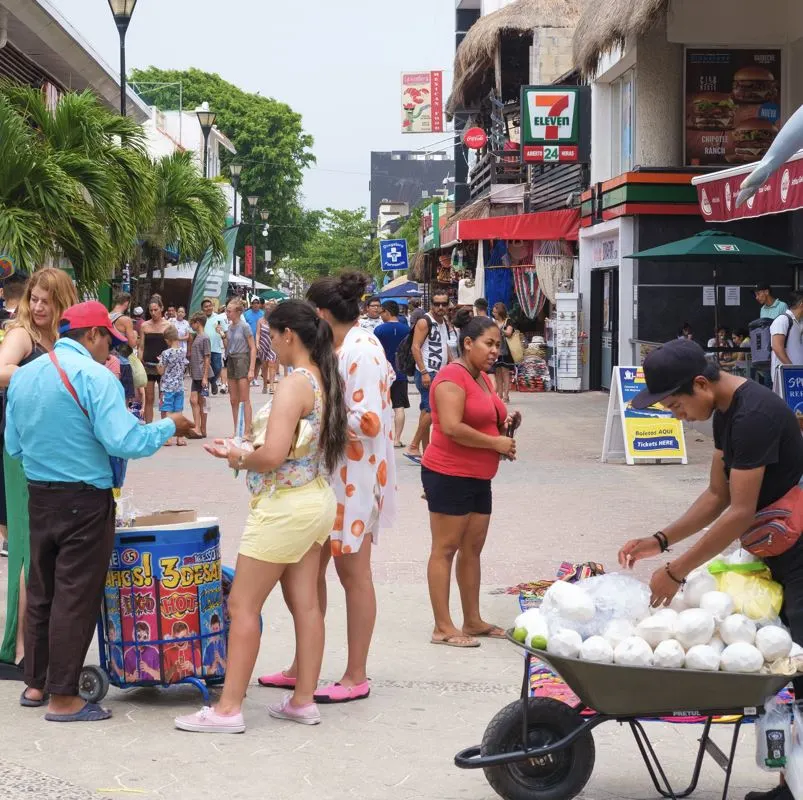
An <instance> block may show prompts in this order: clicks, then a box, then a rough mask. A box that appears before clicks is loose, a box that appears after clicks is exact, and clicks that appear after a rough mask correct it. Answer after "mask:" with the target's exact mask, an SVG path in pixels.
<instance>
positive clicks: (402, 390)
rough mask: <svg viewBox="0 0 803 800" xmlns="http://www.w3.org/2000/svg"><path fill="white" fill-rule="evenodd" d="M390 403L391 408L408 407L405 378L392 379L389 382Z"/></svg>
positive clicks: (408, 400)
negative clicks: (400, 379)
mask: <svg viewBox="0 0 803 800" xmlns="http://www.w3.org/2000/svg"><path fill="white" fill-rule="evenodd" d="M390 404H391V405H392V406H393V408H410V399H409V398H408V396H407V378H405V379H404V380H402V381H393V383H391V384H390Z"/></svg>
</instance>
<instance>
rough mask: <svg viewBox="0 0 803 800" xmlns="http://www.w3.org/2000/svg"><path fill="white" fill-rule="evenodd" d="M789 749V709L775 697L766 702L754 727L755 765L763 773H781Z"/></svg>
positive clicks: (790, 744) (790, 731)
mask: <svg viewBox="0 0 803 800" xmlns="http://www.w3.org/2000/svg"><path fill="white" fill-rule="evenodd" d="M798 730H799V729H798ZM791 748H792V720H791V717H790V714H789V708H788V707H787V706H786V705H784V704H783V703H782V702H781V701H780V700H779V699H778V696H777V695H776V696H775V697H771V698H770V699H769V700H767V702H766V704H765V705H764V714H763V715H762V716H761V717H759V720H758V723H757V725H756V764H758V766H759V767H760V768H761V769H763V770H764V771H765V772H781V770H783V769H784V768H785V767H786V762H787V759H788V757H789V756H790V749H791Z"/></svg>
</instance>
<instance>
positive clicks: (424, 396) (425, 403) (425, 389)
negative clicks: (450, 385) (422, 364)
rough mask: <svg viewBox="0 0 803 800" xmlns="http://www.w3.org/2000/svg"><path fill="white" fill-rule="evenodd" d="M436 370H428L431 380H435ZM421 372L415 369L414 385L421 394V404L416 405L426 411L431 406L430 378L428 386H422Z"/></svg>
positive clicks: (430, 408) (429, 409)
mask: <svg viewBox="0 0 803 800" xmlns="http://www.w3.org/2000/svg"><path fill="white" fill-rule="evenodd" d="M437 374H438V373H437V372H430V373H429V377H430V378H431V379H432V380H435V376H436V375H437ZM421 375H422V373H421V372H419V371H418V370H416V371H415V385H416V388H417V389H418V391H419V393H420V395H421V404H420V405H419V406H418V407H419V409H421V411H426V412H427V413H429V412H431V411H432V407H431V406H430V404H429V389H430V387H431V386H432V380H430V383H429V386H424V384H423V383H422V381H421Z"/></svg>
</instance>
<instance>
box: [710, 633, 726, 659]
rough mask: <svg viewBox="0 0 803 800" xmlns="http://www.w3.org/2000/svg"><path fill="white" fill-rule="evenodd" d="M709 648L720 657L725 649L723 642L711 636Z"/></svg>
mask: <svg viewBox="0 0 803 800" xmlns="http://www.w3.org/2000/svg"><path fill="white" fill-rule="evenodd" d="M708 646H709V647H713V648H714V650H716V651H717V653H719V654H720V655H722V651H723V650H724V649H725V642H723V641H722V639H720V638H719V636H712V637H711V641H710V642H709V643H708Z"/></svg>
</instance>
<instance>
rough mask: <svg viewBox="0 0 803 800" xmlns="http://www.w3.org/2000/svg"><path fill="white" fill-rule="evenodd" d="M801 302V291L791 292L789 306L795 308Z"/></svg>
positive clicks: (802, 301)
mask: <svg viewBox="0 0 803 800" xmlns="http://www.w3.org/2000/svg"><path fill="white" fill-rule="evenodd" d="M801 303H803V292H792V294H791V296H790V297H789V308H797V306H799V305H800V304H801Z"/></svg>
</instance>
